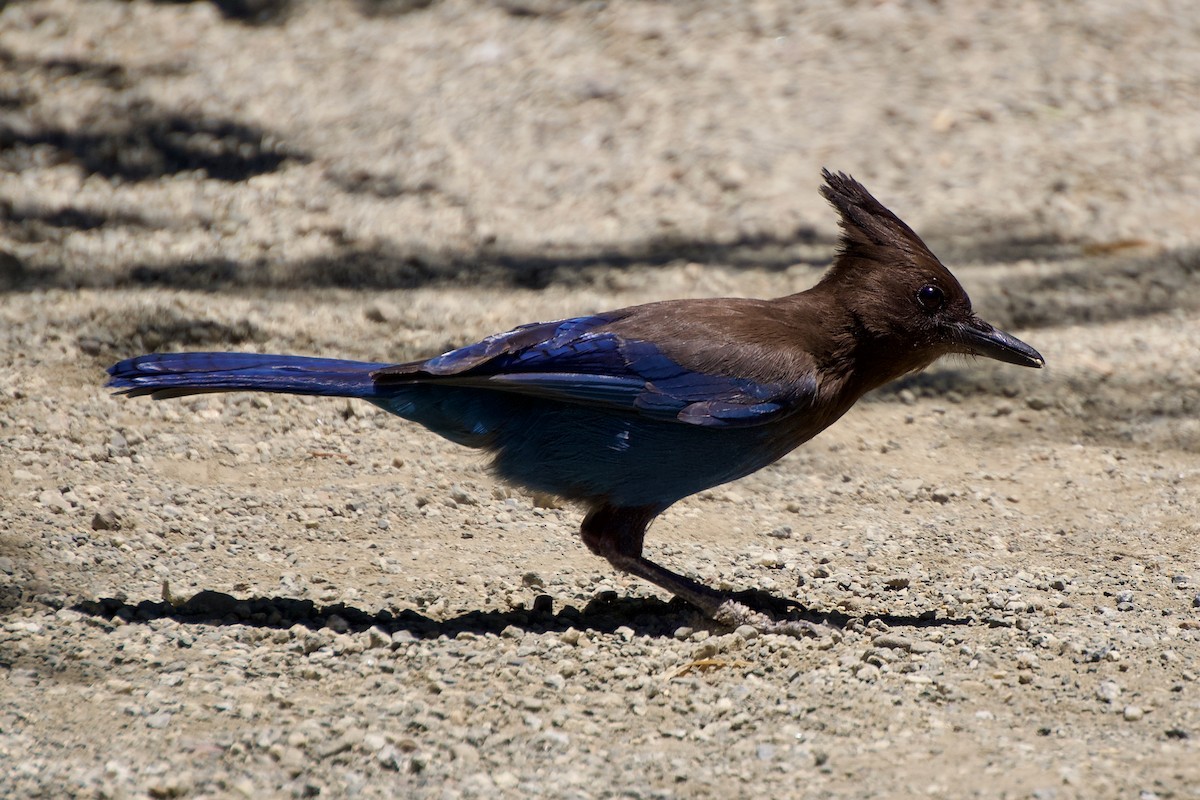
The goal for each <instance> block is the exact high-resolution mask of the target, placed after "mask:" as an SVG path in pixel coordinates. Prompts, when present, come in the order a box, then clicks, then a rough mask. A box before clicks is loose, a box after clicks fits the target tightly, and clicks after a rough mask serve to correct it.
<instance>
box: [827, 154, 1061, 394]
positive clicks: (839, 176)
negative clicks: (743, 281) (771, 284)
mask: <svg viewBox="0 0 1200 800" xmlns="http://www.w3.org/2000/svg"><path fill="white" fill-rule="evenodd" d="M822 174H823V176H824V178H825V186H823V187H822V188H821V193H822V194H823V195H824V196H825V198H826V199H827V200H829V202H830V203H832V204H833V206H834V208H836V209H837V210H838V213H839V214H840V216H841V220H840V224H841V228H842V237H841V242H840V245H839V249H838V255H837V258H836V260H835V261H834V264H833V267H832V268H831V269H830V270H829V272H828V273H827V274H826V275H825V277H824V278H822V280H821V284H822V285H823V286H824V287H825V288H826V289H827V290H832V291H833V292H834V294H835V296H836V297H837V298H838V300H839V302H840V303H841V304H842V305H843V306H844V307H845V309H846V311H847V312H848V313H849V316H850V318H851V319H852V320H853V327H854V335H855V337H856V338H859V339H862V340H863V343H864V344H865V343H869V344H870V345H871V346H874V347H875V348H877V349H878V348H883V349H885V350H886V351H888V352H887V354H886V355H887V357H888V358H889V359H891V360H892V362H893V363H894V364H895V365H896V366H897V368H898V370H897V371H898V372H899V374H903V373H904V372H909V371H912V370H914V369H922V368H924V367H926V366H928V365H929V364H930V363H932V362H933V361H934V360H935V359H937V358H938V357H940V356H944V355H951V354H955V353H958V354H964V355H974V356H983V357H985V358H992V359H996V360H997V361H1004V362H1006V363H1009V364H1017V365H1020V366H1023V367H1041V366H1043V365H1044V364H1045V359H1043V358H1042V356H1041V354H1040V353H1038V352H1037V351H1036V350H1034V349H1033V348H1032V347H1030V346H1029V345H1027V344H1025V343H1024V342H1022V341H1021V340H1020V339H1017V338H1016V337H1015V336H1012V335H1010V334H1008V333H1005V332H1004V331H1001V330H999V329H997V328H996V327H994V326H993V325H991V324H989V323H987V322H985V321H984V320H982V319H980V318H979V316H978V315H976V314H975V312H974V310H973V309H972V308H971V299H970V298H969V297H968V296H967V293H966V291H965V290H964V289H963V288H962V285H961V284H959V282H958V280H956V279H955V277H954V276H953V275H952V274H950V270H948V269H946V267H945V266H943V265H942V263H941V262H940V261H938V259H937V256H935V255H934V254H933V253H932V252H930V250H929V248H928V247H926V246H925V243H924V242H922V241H921V238H920V237H919V236H917V234H916V233H914V232H913V230H912V229H911V228H909V227H908V226H907V225H905V224H904V222H903V221H901V220H900V218H899V217H897V216H896V215H895V214H893V213H892V212H891V211H889V210H888V209H887V208H885V207H884V206H883V204H882V203H880V202H879V201H878V200H876V199H875V198H874V197H872V196H871V194H870V192H868V191H867V190H866V189H865V188H864V187H863V186H862V184H860V183H858V182H857V181H855V180H854V179H853V178H851V177H849V176H848V175H846V174H844V173H840V172H839V173H836V174H835V173H831V172H829V170H824V171H823V173H822Z"/></svg>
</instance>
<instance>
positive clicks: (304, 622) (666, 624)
mask: <svg viewBox="0 0 1200 800" xmlns="http://www.w3.org/2000/svg"><path fill="white" fill-rule="evenodd" d="M737 597H738V599H740V600H742V601H744V602H748V603H749V604H751V605H754V606H756V607H758V608H777V609H785V608H786V607H787V606H789V605H791V604H790V603H789V601H784V600H781V599H779V598H776V597H772V596H770V595H767V594H765V593H763V592H757V591H750V592H742V593H739V594H738V595H737ZM72 610H73V611H77V612H79V613H82V614H88V615H90V616H93V617H98V618H102V619H107V620H111V619H113V618H114V617H116V618H120V619H121V620H123V621H124V622H126V623H130V624H137V623H142V622H149V621H151V620H157V619H173V620H176V621H178V622H183V623H188V624H196V625H249V626H254V627H264V628H276V629H282V630H286V629H288V628H291V627H293V626H295V625H300V626H302V627H305V628H309V629H310V630H314V631H315V630H319V629H321V628H330V629H332V630H334V631H337V632H347V631H352V632H356V633H361V632H363V631H366V630H369V629H371V628H378V629H380V630H381V631H383V632H384V633H386V634H388V635H389V636H391V635H392V634H395V633H397V632H399V631H407V632H408V634H410V635H411V637H412V638H413V639H436V638H439V637H442V636H445V637H448V638H454V637H455V636H457V635H458V634H460V633H471V634H475V635H484V634H495V635H499V634H501V633H503V632H504V630H505V629H507V628H516V629H518V630H520V631H524V632H526V633H539V634H541V633H560V632H562V631H565V630H567V629H568V628H576V629H578V630H594V631H599V632H601V633H613V632H614V631H616V629H617V628H620V627H628V628H631V629H632V630H633V631H634V632H635V633H637V634H639V635H642V636H655V637H671V636H673V635H674V633H675V631H676V630H677V629H678V628H680V627H681V626H685V625H687V626H692V627H701V628H703V627H709V626H712V625H713V623H711V622H709V621H708V620H706V619H705V618H703V617H701V616H700V615H699V613H698V612H697V611H696V610H695V609H693V608H692V607H691V606H689V605H687V604H686V603H684V602H683V601H681V600H671V601H670V602H666V601H663V600H659V599H657V598H641V597H619V596H617V595H616V593H615V592H607V593H604V594H602V595H601V596H600V597H598V598H597V599H595V600H592V601H591V602H589V603H588V604H587V605H586V606H584V607H583V608H582V609H579V608H576V607H574V606H570V605H567V606H563V607H561V608H559V609H558V610H555V609H554V608H553V606H552V601H551V599H550V597H549V596H548V595H542V596H540V597H538V598H537V599H536V600H535V601H534V608H533V609H522V608H517V609H513V610H510V611H469V612H467V613H465V614H461V615H459V616H457V617H453V618H451V619H447V620H435V619H432V618H430V617H427V616H425V615H424V614H421V613H419V612H417V611H412V610H404V611H399V612H396V613H392V612H391V611H388V610H383V611H377V612H368V611H364V610H362V609H359V608H355V607H353V606H347V605H345V604H341V603H339V604H335V605H329V606H322V605H318V604H316V603H314V602H313V601H311V600H298V599H295V598H290V597H252V598H245V599H240V598H237V597H234V596H233V595H230V594H225V593H223V592H216V591H211V590H204V591H201V592H199V593H197V594H195V595H193V596H192V597H191V598H189V599H187V600H184V601H173V602H166V601H159V602H154V601H150V600H143V601H141V602H139V603H128V602H126V601H125V600H122V599H119V598H111V597H105V598H101V599H99V600H85V601H82V602H80V603H77V604H76V605H74V606H73V607H72ZM799 616H800V617H801V618H803V619H807V620H809V621H812V622H827V623H829V624H830V625H833V626H835V627H845V626H846V625H847V624H850V623H856V621H858V620H861V622H863V623H870V622H871V621H873V620H879V621H880V622H883V623H885V624H886V625H888V626H889V627H908V628H926V627H946V626H957V625H968V624H971V621H970V620H966V619H944V618H938V617H936V616H934V615H933V614H932V613H929V614H923V615H921V616H918V617H913V616H895V615H868V616H866V617H862V618H859V617H849V616H846V615H845V614H842V613H839V612H833V613H829V614H815V613H812V612H803V613H801V614H799Z"/></svg>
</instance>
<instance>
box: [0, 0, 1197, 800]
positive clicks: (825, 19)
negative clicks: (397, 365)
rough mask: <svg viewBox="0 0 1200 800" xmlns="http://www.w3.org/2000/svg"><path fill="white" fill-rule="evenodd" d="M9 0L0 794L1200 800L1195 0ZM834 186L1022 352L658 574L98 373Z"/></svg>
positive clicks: (468, 300) (224, 408) (333, 345)
mask: <svg viewBox="0 0 1200 800" xmlns="http://www.w3.org/2000/svg"><path fill="white" fill-rule="evenodd" d="M1011 6H1012V4H1010V3H1002V2H999V1H998V0H997V2H993V3H987V2H963V3H953V4H950V3H944V4H929V5H926V4H923V3H902V2H883V3H862V4H842V3H834V2H824V3H805V4H797V5H796V6H795V7H793V6H792V5H791V4H788V3H784V2H781V1H780V0H762V1H761V2H754V3H744V4H739V5H737V6H732V5H730V4H725V3H718V2H712V3H706V2H698V3H688V4H675V5H673V4H667V3H654V2H611V3H604V2H598V3H574V2H566V1H565V0H500V1H499V2H494V3H483V2H476V3H470V2H428V0H426V1H425V2H421V0H407V2H406V1H405V0H360V1H359V2H357V3H302V2H293V3H284V2H243V3H232V2H225V3H207V2H193V3H166V2H164V3H150V2H106V1H104V0H98V1H97V2H90V3H86V4H81V3H76V2H70V1H69V0H49V1H48V2H32V1H31V2H22V3H10V4H8V5H7V6H6V7H4V8H3V10H2V11H0V62H2V64H3V66H2V68H0V210H2V212H3V213H0V353H2V354H3V361H4V363H5V364H6V365H7V366H6V368H5V369H4V370H2V371H0V461H2V463H3V464H4V468H3V470H0V497H2V498H3V500H2V501H0V612H2V616H0V795H3V796H5V797H38V798H60V797H89V798H145V797H151V798H171V797H187V798H203V797H208V798H224V797H247V798H273V797H381V798H383V797H437V798H457V797H547V798H551V797H553V798H560V797H563V798H590V797H621V798H693V797H721V798H728V797H796V796H809V797H826V798H852V797H947V798H955V797H1008V798H1023V797H1034V798H1039V799H1040V800H1051V799H1054V800H1058V799H1061V798H1104V797H1122V798H1145V799H1146V800H1149V799H1150V798H1189V797H1190V798H1195V797H1200V753H1198V752H1197V748H1198V744H1197V743H1198V742H1200V641H1198V640H1200V544H1198V536H1197V535H1198V534H1200V522H1198V521H1197V520H1200V459H1198V456H1200V275H1198V273H1200V200H1198V199H1197V198H1200V173H1197V172H1196V170H1195V164H1196V163H1198V159H1200V78H1198V77H1197V76H1200V46H1197V43H1198V42H1200V10H1197V9H1196V8H1195V7H1194V4H1193V3H1188V2H1182V1H1181V2H1176V3H1170V2H1166V3H1160V4H1146V3H1144V2H1141V0H1127V1H1125V0H1097V2H1094V3H1089V4H1088V6H1087V9H1086V13H1085V12H1084V10H1083V9H1081V8H1079V7H1076V6H1070V5H1064V6H1062V7H1061V8H1059V6H1056V5H1048V4H1027V5H1025V6H1022V7H1020V8H1019V9H1013V8H1012V7H1011ZM821 166H829V167H831V168H833V169H842V170H845V171H847V172H850V173H852V174H854V175H855V176H856V177H858V178H859V179H861V180H862V181H864V182H865V183H866V184H867V185H868V186H869V187H870V188H871V189H872V190H873V191H874V192H875V193H876V194H877V195H878V196H879V197H880V199H881V200H883V201H884V202H885V203H887V204H888V205H889V206H891V207H892V208H893V209H894V210H895V211H897V213H899V214H900V215H901V216H902V217H904V218H905V219H906V220H907V221H908V222H909V223H910V224H912V225H913V226H914V227H915V228H916V229H917V230H918V231H919V232H921V233H922V234H923V235H924V236H925V238H926V239H927V241H929V243H930V244H931V246H933V248H934V250H935V251H937V252H939V253H940V254H941V255H942V256H943V258H944V260H946V261H947V262H948V263H950V265H951V266H952V268H953V269H954V270H955V272H956V274H958V276H959V277H960V279H961V280H962V282H963V283H964V284H965V285H966V286H967V288H968V290H969V291H971V293H972V296H973V298H974V300H975V305H976V308H977V309H979V310H980V311H981V313H982V314H983V315H984V316H985V317H986V318H988V319H991V320H992V321H994V322H997V323H999V324H1002V325H1004V326H1006V327H1009V328H1012V329H1013V330H1014V332H1016V333H1017V334H1018V335H1020V336H1021V337H1022V338H1023V339H1025V340H1027V341H1029V342H1030V343H1031V344H1033V345H1034V346H1035V347H1037V348H1038V349H1039V350H1040V351H1041V352H1042V353H1043V354H1044V355H1045V356H1046V357H1047V360H1048V363H1049V366H1048V368H1047V369H1046V370H1043V371H1040V372H1035V371H1032V370H1018V369H1016V368H1010V367H1005V366H1004V365H998V364H992V363H974V362H970V361H968V360H965V359H964V360H959V361H956V362H950V363H946V364H943V365H940V366H938V367H936V368H934V369H932V370H930V371H929V372H928V373H926V374H924V375H921V376H916V377H913V378H910V379H908V380H906V381H904V382H902V383H901V384H899V385H896V386H892V387H888V388H887V389H885V390H882V391H880V392H877V393H876V394H875V395H873V396H871V397H870V398H868V399H867V400H866V401H864V402H863V403H862V404H861V405H860V407H859V408H857V409H856V410H855V411H853V412H851V414H849V415H848V416H847V417H846V418H845V419H844V420H843V421H841V422H839V423H838V425H836V426H835V427H834V428H833V429H831V430H830V431H828V432H826V433H825V434H822V436H821V437H819V438H818V439H817V440H816V441H814V442H812V443H811V444H810V445H808V446H806V447H805V448H802V449H801V450H800V451H798V452H796V453H794V454H793V455H791V456H789V457H788V458H786V459H784V460H783V461H781V462H780V463H778V464H776V465H774V466H772V467H770V468H768V469H766V470H764V471H762V472H761V473H758V474H756V475H754V476H751V477H749V478H747V479H745V480H742V481H739V482H737V483H735V484H731V485H728V486H724V487H718V488H717V489H714V490H711V491H709V492H705V493H704V494H702V495H700V496H697V497H694V498H690V499H688V500H686V501H684V502H682V503H680V504H678V505H677V506H675V507H674V508H672V509H671V510H670V511H668V513H666V514H665V515H664V516H663V517H662V518H661V519H660V520H659V521H658V522H657V523H656V525H655V527H654V529H653V530H652V532H651V535H650V537H649V541H648V549H649V551H650V554H651V556H652V557H654V558H659V559H661V560H662V561H663V562H664V563H665V564H667V565H670V566H673V567H675V568H677V569H680V570H683V571H686V572H688V573H689V574H692V575H694V576H696V577H698V578H700V579H703V580H705V581H707V582H710V583H712V584H713V585H720V586H723V587H726V588H729V589H737V590H741V589H749V588H758V589H763V590H767V591H771V592H774V593H777V594H782V595H788V596H791V597H795V598H796V599H798V600H800V601H801V602H803V603H804V604H805V605H806V606H807V607H808V608H809V609H811V610H812V611H813V612H814V613H816V614H820V615H826V616H828V617H830V618H831V619H833V620H835V621H838V622H840V623H842V624H844V625H845V630H844V631H843V632H841V633H840V634H838V635H831V636H828V637H825V638H821V639H815V640H813V639H808V640H794V639H789V638H785V637H778V636H770V635H767V636H764V635H756V634H755V632H754V631H752V630H738V631H728V630H723V629H720V628H715V627H713V626H711V625H710V624H708V623H707V622H706V621H705V620H703V619H701V618H699V617H698V616H697V615H696V614H694V613H693V612H692V611H691V610H690V609H689V608H688V607H686V606H684V605H682V604H680V603H678V602H670V601H669V598H666V597H664V596H662V595H661V594H660V593H658V592H657V591H656V590H654V589H652V588H651V587H648V586H646V585H644V584H642V583H639V582H638V581H636V580H631V579H627V578H625V577H624V576H621V575H617V574H614V573H613V572H612V571H611V570H610V569H609V568H608V566H607V565H606V564H605V563H603V562H602V561H600V560H599V559H597V558H595V557H593V556H591V555H590V554H589V553H588V552H587V551H586V550H585V549H584V547H583V546H582V544H581V543H580V542H579V540H578V536H577V526H578V523H579V519H580V513H579V512H578V510H577V509H574V508H571V507H568V506H563V505H561V504H559V503H558V502H556V501H555V500H554V499H553V498H545V497H530V496H527V495H525V494H523V493H521V492H519V491H515V490H512V489H509V488H506V487H503V486H500V485H498V484H496V483H495V482H494V481H493V480H492V479H491V478H490V477H489V476H488V474H487V471H486V468H485V465H484V464H483V463H482V461H481V460H480V459H479V457H478V456H477V455H476V454H474V453H473V452H470V451H465V450H463V449H460V448H456V447H455V446H453V445H451V444H449V443H447V442H444V441H442V440H440V439H437V438H436V437H434V436H432V435H431V434H428V433H427V432H425V431H423V430H421V429H419V428H417V427H415V426H413V425H409V424H406V423H404V422H403V421H401V420H398V419H396V418H394V417H390V416H388V415H385V414H384V413H383V412H380V411H378V410H376V409H374V408H373V407H370V406H367V405H365V404H355V403H351V402H348V401H344V400H327V399H311V398H289V397H266V396H254V395H213V396H199V397H194V398H188V399H184V400H179V401H170V402H162V403H152V402H150V401H145V400H126V399H121V398H114V397H111V396H109V394H108V393H107V392H106V391H105V390H104V389H103V388H102V387H101V379H102V370H103V368H104V367H105V366H107V365H108V364H109V363H111V362H112V361H113V360H114V359H116V358H119V357H125V356H128V355H132V354H135V353H138V352H142V351H145V350H152V349H161V350H166V349H184V348H187V349H197V348H222V349H225V348H228V349H245V350H258V351H263V352H270V351H283V352H294V353H305V354H319V355H329V356H344V357H352V358H364V359H370V360H397V361H398V360H402V359H407V358H412V357H416V356H419V355H427V354H431V353H436V352H440V351H442V350H444V349H447V348H449V347H451V346H454V345H457V344H462V343H465V342H468V341H471V340H474V339H475V338H477V337H479V336H482V335H485V334H488V333H491V332H494V331H496V330H501V329H505V328H508V327H511V326H512V325H515V324H518V323H521V322H526V321H529V320H534V319H553V318H557V317H562V316H568V315H575V314H580V313H587V312H591V311H597V310H601V309H604V308H610V307H617V306H620V305H625V304H630V303H635V302H643V301H649V300H655V299H663V298H668V297H681V296H719V295H758V296H767V295H777V294H783V293H787V292H791V291H796V290H799V289H802V288H805V287H806V286H808V285H811V283H812V282H813V281H815V280H816V278H817V277H818V276H819V275H820V272H821V269H822V267H823V266H824V265H825V264H827V263H828V260H829V258H830V256H831V253H832V242H833V237H834V233H835V226H834V222H835V218H834V215H833V213H832V211H831V210H830V209H828V208H827V207H825V206H824V205H823V203H822V201H821V199H820V198H819V196H818V194H817V192H816V188H817V183H818V172H819V168H820V167H821Z"/></svg>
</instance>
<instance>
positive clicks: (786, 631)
mask: <svg viewBox="0 0 1200 800" xmlns="http://www.w3.org/2000/svg"><path fill="white" fill-rule="evenodd" d="M712 619H713V621H714V622H717V623H720V624H721V625H727V626H729V627H730V628H739V627H741V626H743V625H749V626H750V627H751V628H754V629H755V630H756V631H758V632H759V633H778V634H780V635H782V636H791V637H794V638H796V639H804V638H807V637H812V638H817V639H820V638H824V637H826V636H832V637H834V639H835V640H836V639H840V638H841V631H839V630H838V629H837V628H835V627H833V626H831V625H829V624H826V623H816V622H809V621H808V620H803V619H775V618H774V617H771V616H769V615H767V614H764V613H763V612H761V611H755V610H754V609H752V608H750V607H749V606H747V605H745V604H743V603H739V602H738V601H736V600H726V601H724V602H723V603H721V605H720V606H718V607H717V610H716V612H715V613H714V614H713V615H712Z"/></svg>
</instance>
